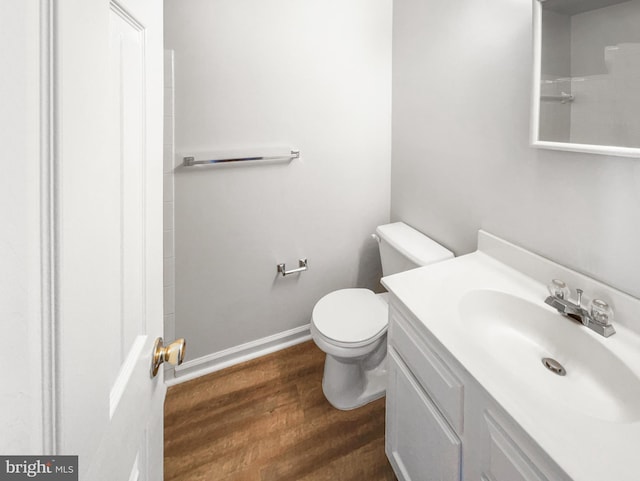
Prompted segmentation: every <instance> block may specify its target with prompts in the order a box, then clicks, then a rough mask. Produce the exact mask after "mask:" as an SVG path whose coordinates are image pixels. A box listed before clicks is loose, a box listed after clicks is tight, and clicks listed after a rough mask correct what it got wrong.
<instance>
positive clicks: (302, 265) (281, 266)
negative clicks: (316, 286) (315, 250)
mask: <svg viewBox="0 0 640 481" xmlns="http://www.w3.org/2000/svg"><path fill="white" fill-rule="evenodd" d="M298 266H300V267H298V268H297V269H291V270H290V271H288V270H287V268H286V266H285V265H284V264H278V272H279V273H280V274H282V277H285V276H288V275H290V274H296V273H298V272H302V271H306V270H307V269H308V268H309V265H308V264H307V259H299V260H298Z"/></svg>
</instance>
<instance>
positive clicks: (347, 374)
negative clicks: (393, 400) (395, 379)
mask: <svg viewBox="0 0 640 481" xmlns="http://www.w3.org/2000/svg"><path fill="white" fill-rule="evenodd" d="M386 347H387V346H386V342H385V343H383V344H382V346H381V348H383V349H380V350H379V351H381V352H379V353H377V354H378V355H380V354H381V355H383V359H382V360H380V359H379V358H378V362H376V363H375V367H374V366H371V368H370V369H367V367H368V366H367V364H366V363H360V362H355V363H354V362H353V359H350V360H347V361H345V360H341V359H340V358H336V357H334V356H332V355H330V354H327V357H326V359H325V362H324V375H323V377H322V392H323V393H324V396H325V397H326V398H327V401H329V403H330V404H331V405H332V406H333V407H335V408H336V409H340V410H342V411H348V410H351V409H356V408H359V407H360V406H364V405H365V404H367V403H370V402H371V401H375V400H376V399H379V398H381V397H383V396H384V395H385V392H386V389H387V358H386Z"/></svg>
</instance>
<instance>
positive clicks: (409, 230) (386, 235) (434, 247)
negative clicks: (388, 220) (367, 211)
mask: <svg viewBox="0 0 640 481" xmlns="http://www.w3.org/2000/svg"><path fill="white" fill-rule="evenodd" d="M376 234H378V236H379V237H380V238H381V239H384V240H385V241H386V242H388V243H389V244H390V245H391V246H392V247H393V248H394V249H396V250H397V251H398V252H400V253H401V254H402V255H404V256H406V257H407V258H409V259H410V260H411V261H412V262H414V263H415V264H417V265H419V266H426V265H428V264H433V263H434V262H440V261H444V260H446V259H451V258H453V257H454V256H453V252H451V251H450V250H449V249H446V248H445V247H443V246H441V245H440V244H438V243H437V242H436V241H434V240H433V239H430V238H429V237H427V236H426V235H424V234H423V233H421V232H418V231H417V230H415V229H414V228H413V227H409V226H408V225H407V224H405V223H404V222H394V223H392V224H385V225H381V226H378V228H377V229H376Z"/></svg>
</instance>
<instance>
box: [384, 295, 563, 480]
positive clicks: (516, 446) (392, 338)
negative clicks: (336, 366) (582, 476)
mask: <svg viewBox="0 0 640 481" xmlns="http://www.w3.org/2000/svg"><path fill="white" fill-rule="evenodd" d="M388 342H389V357H388V361H389V385H388V388H387V427H386V452H387V456H388V458H389V460H390V462H391V465H392V466H393V469H394V471H395V473H396V476H397V477H398V479H399V480H400V481H571V480H570V478H569V477H567V476H566V475H565V474H564V473H563V472H562V470H560V469H559V468H558V467H557V466H556V465H555V464H554V463H553V461H552V460H551V459H550V458H549V457H548V456H547V455H546V454H545V453H544V452H543V451H542V450H541V449H540V448H539V447H538V446H537V445H536V444H535V443H534V442H533V440H531V438H529V437H528V436H527V435H526V434H525V433H524V431H523V430H522V429H521V428H520V427H519V426H518V425H517V424H516V423H515V422H514V421H513V420H512V419H511V418H510V417H509V416H508V415H507V414H506V413H505V412H504V410H503V409H502V408H501V407H500V406H499V405H498V404H497V403H496V402H495V401H494V400H493V398H491V396H490V395H489V394H488V393H487V392H486V391H485V390H484V389H483V388H482V387H481V386H480V384H478V383H477V382H476V381H475V379H474V378H473V377H472V376H471V375H470V374H469V373H468V371H466V370H465V369H464V368H463V367H462V366H461V365H460V364H459V363H458V362H457V361H456V360H455V358H453V357H452V356H451V354H449V352H448V351H446V349H445V348H444V347H443V346H442V345H441V344H440V343H439V342H438V341H437V339H435V338H434V337H433V336H432V335H431V334H430V333H429V332H428V330H427V329H426V327H425V326H424V324H423V323H421V322H420V321H419V320H418V319H416V318H415V317H414V316H413V315H412V314H411V313H410V311H409V310H408V309H407V308H406V307H405V306H404V304H403V303H402V302H401V301H400V300H399V299H398V298H397V297H395V296H394V295H391V303H390V322H389V332H388Z"/></svg>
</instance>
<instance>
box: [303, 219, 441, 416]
mask: <svg viewBox="0 0 640 481" xmlns="http://www.w3.org/2000/svg"><path fill="white" fill-rule="evenodd" d="M374 237H375V238H376V240H377V241H378V244H379V248H380V260H381V262H382V274H383V275H384V276H389V275H391V274H395V273H397V272H402V271H406V270H409V269H413V268H416V267H421V266H426V265H427V264H432V263H435V262H439V261H443V260H446V259H451V258H452V257H453V253H452V252H451V251H449V250H447V249H445V248H444V247H442V246H441V245H440V244H438V243H436V242H434V241H433V240H431V239H429V238H428V237H426V236H425V235H423V234H421V233H420V232H418V231H417V230H415V229H413V228H411V227H409V226H408V225H406V224H404V223H402V222H395V223H393V224H386V225H381V226H379V227H378V228H377V229H376V234H375V235H374ZM387 296H388V294H387V293H384V294H374V292H373V291H370V290H369V289H341V290H339V291H334V292H331V293H329V294H327V295H326V296H324V297H323V298H322V299H320V300H319V301H318V302H317V303H316V305H315V307H314V308H313V313H312V315H311V337H312V338H313V340H314V342H315V343H316V345H317V346H318V347H319V348H320V349H322V351H324V352H325V353H326V354H327V357H326V359H325V363H324V376H323V378H322V390H323V392H324V395H325V397H326V398H327V400H328V401H329V402H330V403H331V404H332V405H333V406H334V407H336V408H338V409H342V410H347V409H354V408H357V407H360V406H362V405H364V404H367V403H368V402H371V401H373V400H375V399H378V398H380V397H382V396H384V393H385V390H386V357H387V324H388V302H387Z"/></svg>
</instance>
